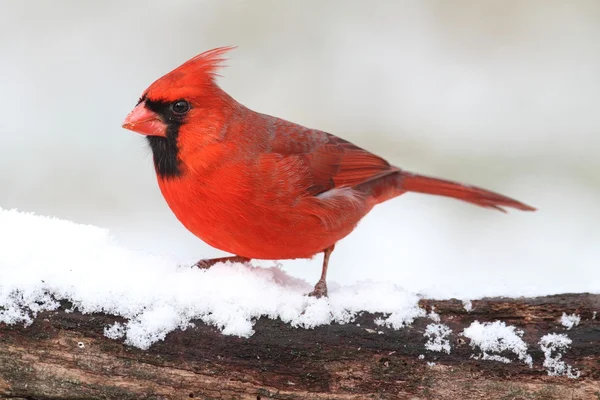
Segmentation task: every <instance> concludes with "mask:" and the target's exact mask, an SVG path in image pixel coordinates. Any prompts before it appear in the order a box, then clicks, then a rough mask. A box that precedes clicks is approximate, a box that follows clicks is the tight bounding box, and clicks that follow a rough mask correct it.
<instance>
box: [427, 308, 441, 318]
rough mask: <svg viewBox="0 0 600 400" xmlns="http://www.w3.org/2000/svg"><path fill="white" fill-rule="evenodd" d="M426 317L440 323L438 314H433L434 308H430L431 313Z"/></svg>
mask: <svg viewBox="0 0 600 400" xmlns="http://www.w3.org/2000/svg"><path fill="white" fill-rule="evenodd" d="M427 316H428V317H429V319H431V320H432V321H434V322H440V314H438V313H436V312H435V307H431V312H430V313H429V314H427Z"/></svg>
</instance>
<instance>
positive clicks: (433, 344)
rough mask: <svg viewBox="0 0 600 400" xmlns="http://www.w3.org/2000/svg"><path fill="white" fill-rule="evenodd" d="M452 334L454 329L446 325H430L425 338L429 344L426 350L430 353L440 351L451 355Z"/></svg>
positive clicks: (426, 344) (426, 329) (426, 345)
mask: <svg viewBox="0 0 600 400" xmlns="http://www.w3.org/2000/svg"><path fill="white" fill-rule="evenodd" d="M451 333H452V329H450V328H449V327H448V326H446V325H444V324H429V325H427V327H426V328H425V333H424V334H423V336H425V337H426V338H428V339H427V343H425V348H426V349H427V350H430V351H439V352H442V351H443V352H445V353H446V354H450V339H448V337H449V336H450V334H451Z"/></svg>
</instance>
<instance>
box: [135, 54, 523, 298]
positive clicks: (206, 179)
mask: <svg viewBox="0 0 600 400" xmlns="http://www.w3.org/2000/svg"><path fill="white" fill-rule="evenodd" d="M230 49H231V48H230V47H224V48H218V49H214V50H210V51H208V52H205V53H203V54H200V55H198V56H196V57H194V58H192V59H191V60H189V61H187V62H186V63H184V64H182V65H181V66H180V67H178V68H176V69H175V70H173V71H171V72H170V73H168V74H166V75H165V76H163V77H161V78H160V79H158V80H157V81H155V82H154V83H153V84H152V85H150V87H149V88H148V89H147V90H146V92H145V93H144V95H143V96H142V98H141V99H140V102H139V104H138V105H137V106H136V108H135V109H134V110H133V111H132V112H131V113H130V115H129V116H128V117H127V119H126V120H125V122H124V125H123V126H124V127H126V128H128V129H131V130H134V131H137V132H139V133H142V134H144V135H148V140H149V142H150V146H151V148H152V151H153V156H154V163H155V167H156V172H157V177H158V184H159V187H160V190H161V192H162V194H163V196H164V197H165V200H166V201H167V203H168V205H169V206H170V208H171V210H172V211H173V212H174V214H175V215H176V216H177V218H178V219H179V220H180V221H181V223H182V224H183V225H184V226H185V227H186V228H187V229H189V230H190V231H191V232H192V233H194V234H195V235H196V236H198V237H199V238H200V239H202V240H204V241H205V242H206V243H208V244H210V245H211V246H214V247H216V248H218V249H221V250H224V251H227V252H230V253H233V254H235V255H236V256H237V257H233V258H225V259H215V260H204V261H202V262H200V264H199V265H201V266H204V267H207V266H210V265H212V264H214V262H216V261H221V260H226V259H232V260H239V261H244V260H248V259H251V258H257V259H291V258H309V257H312V256H314V255H315V254H317V253H320V252H325V261H324V265H323V274H322V277H321V280H320V281H319V283H318V284H317V286H316V288H315V291H314V292H313V294H315V295H317V296H320V295H324V294H326V284H325V275H326V271H327V262H328V259H329V255H330V253H331V251H332V250H333V247H334V246H335V243H336V242H338V241H339V240H340V239H342V238H344V237H345V236H346V235H348V234H349V233H350V232H351V231H352V230H353V229H354V228H355V226H356V224H357V223H358V222H359V221H360V219H361V218H362V217H364V216H365V215H366V214H367V213H368V212H369V211H370V210H371V209H372V208H373V206H375V205H376V204H378V203H381V202H383V201H386V200H389V199H391V198H393V197H396V196H398V195H401V194H403V193H405V192H418V193H426V194H434V195H441V196H446V197H452V198H456V199H459V200H463V201H466V202H469V203H472V204H475V205H479V206H482V207H488V208H496V209H499V210H502V211H504V210H503V208H502V207H513V208H517V209H520V210H526V211H532V210H534V208H532V207H530V206H528V205H525V204H523V203H521V202H519V201H517V200H514V199H511V198H509V197H506V196H503V195H500V194H497V193H493V192H490V191H488V190H485V189H481V188H477V187H473V186H468V185H463V184H460V183H455V182H451V181H446V180H441V179H437V178H430V177H426V176H421V175H417V174H413V173H410V172H406V171H403V170H401V169H400V168H398V167H395V166H392V165H390V164H389V163H388V162H387V161H386V160H384V159H383V158H381V157H379V156H377V155H374V154H372V153H370V152H368V151H366V150H364V149H361V148H359V147H358V146H355V145H353V144H352V143H350V142H348V141H345V140H343V139H340V138H338V137H336V136H334V135H331V134H329V133H326V132H323V131H319V130H315V129H309V128H305V127H303V126H300V125H297V124H294V123H292V122H288V121H285V120H282V119H279V118H276V117H272V116H269V115H265V114H261V113H257V112H255V111H252V110H250V109H248V108H246V107H244V106H243V105H241V104H239V103H238V102H237V101H235V100H234V99H233V98H231V97H230V96H229V95H227V94H226V93H225V92H224V91H223V90H222V89H221V88H220V87H219V86H218V85H217V84H216V83H215V81H214V76H215V74H216V71H217V69H218V67H219V66H220V65H221V63H222V62H223V60H224V59H223V55H224V54H225V53H226V52H227V51H228V50H230Z"/></svg>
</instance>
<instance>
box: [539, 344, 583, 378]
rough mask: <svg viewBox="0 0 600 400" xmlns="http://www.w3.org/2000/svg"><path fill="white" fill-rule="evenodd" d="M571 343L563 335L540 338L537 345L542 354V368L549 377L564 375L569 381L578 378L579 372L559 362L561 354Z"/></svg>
mask: <svg viewBox="0 0 600 400" xmlns="http://www.w3.org/2000/svg"><path fill="white" fill-rule="evenodd" d="M571 343H573V341H572V340H571V339H570V338H569V337H568V336H567V335H565V334H564V333H562V334H557V333H549V334H547V335H544V336H542V338H541V339H540V342H539V345H540V348H541V349H542V351H543V352H544V368H546V370H547V371H548V375H549V376H563V375H564V376H567V377H568V378H571V379H576V378H579V375H580V373H581V372H580V371H578V370H577V369H575V368H573V367H571V366H570V365H567V363H565V362H564V361H562V360H561V359H562V356H563V353H564V352H565V351H566V350H567V349H568V348H569V346H570V345H571ZM553 352H554V353H555V355H554V356H553V355H552V353H553Z"/></svg>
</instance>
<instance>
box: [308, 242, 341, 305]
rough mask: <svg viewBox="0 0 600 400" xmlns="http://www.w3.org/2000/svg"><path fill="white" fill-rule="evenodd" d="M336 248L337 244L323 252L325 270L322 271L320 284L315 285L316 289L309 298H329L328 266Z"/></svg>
mask: <svg viewBox="0 0 600 400" xmlns="http://www.w3.org/2000/svg"><path fill="white" fill-rule="evenodd" d="M334 248H335V244H334V245H332V246H331V247H328V248H326V249H325V250H323V270H322V271H321V279H319V282H317V284H316V285H315V289H314V290H313V291H312V292H310V293H309V294H308V295H309V296H314V297H316V298H320V297H323V296H325V297H327V265H328V264H329V256H331V253H332V252H333V249H334Z"/></svg>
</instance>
